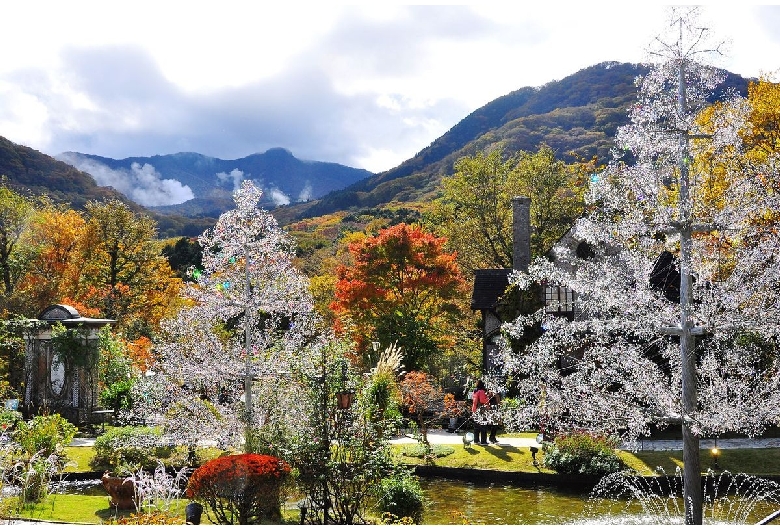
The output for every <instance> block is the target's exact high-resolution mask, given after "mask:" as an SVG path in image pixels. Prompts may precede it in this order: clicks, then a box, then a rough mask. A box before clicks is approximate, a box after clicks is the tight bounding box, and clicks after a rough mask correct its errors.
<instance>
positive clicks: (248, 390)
mask: <svg viewBox="0 0 780 530" xmlns="http://www.w3.org/2000/svg"><path fill="white" fill-rule="evenodd" d="M246 237H247V236H246V234H244V238H245V239H244V296H245V297H246V307H245V309H244V348H245V353H246V359H245V362H244V407H245V408H246V430H245V432H244V450H245V451H246V452H247V453H251V452H254V450H255V447H254V440H253V433H252V424H253V419H254V418H253V417H252V416H253V415H254V411H253V410H252V409H253V403H252V356H251V353H252V351H251V350H252V310H251V308H252V286H251V284H250V282H249V248H248V244H247V242H246Z"/></svg>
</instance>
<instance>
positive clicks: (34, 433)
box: [13, 414, 78, 458]
mask: <svg viewBox="0 0 780 530" xmlns="http://www.w3.org/2000/svg"><path fill="white" fill-rule="evenodd" d="M77 432H78V429H77V428H76V426H75V425H73V424H72V423H70V422H69V421H68V420H66V419H65V418H63V417H62V416H60V415H59V414H51V415H45V416H35V417H34V418H33V419H31V420H29V421H26V422H19V423H18V424H17V426H16V430H15V431H14V433H13V438H14V441H15V442H17V443H18V444H19V445H20V446H21V447H22V449H24V450H25V451H26V452H27V454H28V455H34V454H36V453H40V455H41V456H43V458H48V457H49V456H50V455H52V454H57V455H62V453H63V451H64V448H65V447H67V445H68V444H69V443H70V442H71V441H72V440H73V437H74V436H75V435H76V433H77Z"/></svg>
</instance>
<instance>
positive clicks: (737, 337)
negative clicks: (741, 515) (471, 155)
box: [504, 12, 780, 524]
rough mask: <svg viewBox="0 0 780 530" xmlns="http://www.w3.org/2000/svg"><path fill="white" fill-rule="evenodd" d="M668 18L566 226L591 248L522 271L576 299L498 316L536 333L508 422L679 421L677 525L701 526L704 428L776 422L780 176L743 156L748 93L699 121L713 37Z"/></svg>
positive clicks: (638, 432)
mask: <svg viewBox="0 0 780 530" xmlns="http://www.w3.org/2000/svg"><path fill="white" fill-rule="evenodd" d="M673 15H674V16H675V17H677V18H675V19H674V24H672V25H671V26H670V28H671V29H672V30H673V34H672V36H671V38H664V37H659V39H658V41H657V44H658V47H657V48H656V51H657V56H658V57H659V58H660V59H661V62H659V63H658V64H655V65H653V66H652V68H651V71H650V72H649V73H648V74H647V75H646V76H645V77H644V78H643V79H641V80H640V82H639V97H638V101H637V103H636V105H635V106H634V107H633V108H632V109H631V111H630V117H631V123H630V124H629V125H627V126H625V127H623V128H621V129H620V130H619V132H618V134H617V137H616V146H617V148H618V149H619V151H620V152H617V153H616V157H615V161H614V162H612V163H611V164H610V165H609V166H608V167H607V169H606V170H605V171H604V172H602V173H601V174H599V175H594V176H593V178H592V180H591V188H590V191H589V194H588V209H587V211H588V213H587V214H586V216H585V217H583V218H582V219H581V220H579V222H578V223H577V224H576V226H575V227H574V228H573V231H572V236H573V239H574V240H575V241H582V242H585V243H587V245H588V248H589V249H590V252H574V250H573V249H571V248H570V247H567V246H565V245H560V246H558V247H557V248H556V249H555V250H554V253H555V259H554V260H553V261H549V260H544V259H542V260H537V261H536V262H534V263H533V264H532V266H531V267H530V268H529V271H528V274H524V273H516V275H515V282H516V283H517V284H518V285H519V286H520V287H523V288H534V287H536V288H538V287H539V286H541V285H559V286H564V287H568V288H570V289H572V290H573V291H574V292H575V293H576V302H575V308H576V309H575V318H573V319H568V318H561V317H555V316H553V315H551V314H549V313H546V312H545V310H541V311H539V312H538V313H536V314H533V315H530V316H528V317H522V318H520V319H518V320H517V321H515V322H513V323H512V324H509V325H507V326H506V330H507V332H508V334H509V335H510V336H512V335H513V336H515V337H518V336H522V334H523V333H525V332H527V330H528V329H529V328H533V327H537V329H538V326H542V328H543V329H544V333H542V335H541V338H540V339H539V340H537V341H535V342H534V343H532V344H531V345H530V346H529V347H528V348H527V349H526V350H525V351H523V352H521V353H519V354H518V353H512V352H511V351H509V349H506V351H505V352H504V356H505V359H504V362H505V366H506V367H507V370H508V372H509V373H511V374H513V375H514V376H515V380H516V381H517V387H518V392H519V394H520V399H519V400H518V403H519V405H518V407H517V408H514V409H512V411H511V412H510V414H509V415H508V417H507V418H506V421H507V425H508V427H509V428H514V429H521V428H535V427H538V426H540V425H541V426H544V427H546V428H552V429H558V430H568V429H572V428H586V429H593V430H598V431H601V432H604V431H606V432H612V433H620V434H621V435H623V436H624V437H625V438H626V439H629V440H636V439H637V438H638V437H640V436H642V435H646V434H648V433H649V430H650V428H651V426H661V427H663V426H667V425H670V424H679V425H681V428H682V431H683V440H684V456H683V458H684V468H685V469H684V483H685V491H684V496H685V503H686V522H687V523H692V524H700V523H701V520H702V495H701V484H700V472H701V464H700V462H699V439H700V437H702V436H718V435H720V434H722V433H724V432H740V433H746V434H748V435H750V436H754V435H758V434H759V433H761V432H762V431H763V430H764V429H765V428H766V427H767V426H769V425H772V424H777V423H778V419H779V417H780V416H779V413H778V411H780V364H779V363H778V340H779V338H780V261H779V260H778V259H777V256H780V194H778V193H776V190H775V187H776V184H775V183H776V182H777V181H778V179H779V178H780V174H779V173H778V162H779V160H778V156H777V154H776V153H775V154H772V155H770V156H768V157H767V158H765V159H762V160H760V161H756V160H755V159H750V158H747V157H745V156H744V155H743V150H742V145H741V143H740V138H741V135H740V133H743V132H745V131H746V130H748V128H749V127H751V125H750V123H749V122H748V120H747V117H748V105H747V102H746V101H745V100H743V99H741V98H739V97H737V96H732V97H731V98H730V99H729V100H728V101H727V102H726V103H724V104H723V105H721V106H719V107H718V108H717V111H716V112H713V113H711V114H709V115H708V116H707V118H706V119H704V118H703V115H702V111H703V110H704V109H706V108H707V107H708V106H709V105H710V104H709V103H708V98H709V97H710V95H711V93H712V91H713V90H714V89H715V87H716V86H717V85H718V84H719V83H720V82H721V81H722V79H723V77H724V73H723V72H722V71H720V70H718V69H716V68H712V67H709V66H706V65H705V64H703V63H701V62H699V60H700V59H701V58H703V57H705V56H706V54H707V53H709V52H711V51H717V47H707V45H706V41H705V38H706V36H707V35H706V30H703V29H702V28H699V27H696V25H695V23H696V16H695V15H694V16H691V13H688V14H687V15H684V16H680V15H679V13H677V12H673ZM582 248H583V247H580V249H582Z"/></svg>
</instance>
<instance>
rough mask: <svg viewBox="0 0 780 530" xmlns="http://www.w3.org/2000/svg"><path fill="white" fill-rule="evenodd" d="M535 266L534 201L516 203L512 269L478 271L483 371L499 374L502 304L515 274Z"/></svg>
mask: <svg viewBox="0 0 780 530" xmlns="http://www.w3.org/2000/svg"><path fill="white" fill-rule="evenodd" d="M530 264H531V199H530V198H528V197H515V198H514V199H512V268H511V269H479V270H476V271H474V289H473V291H472V296H471V309H472V311H480V312H481V313H482V371H483V373H484V374H492V373H494V372H496V370H497V369H498V366H497V364H496V359H495V354H496V352H497V351H498V339H499V337H500V336H501V324H503V322H502V319H501V316H500V315H499V311H498V303H499V300H500V299H501V297H502V296H503V295H504V293H505V292H506V289H507V287H509V275H510V274H511V273H512V271H513V270H521V271H527V270H528V266H529V265H530Z"/></svg>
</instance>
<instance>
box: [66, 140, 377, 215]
mask: <svg viewBox="0 0 780 530" xmlns="http://www.w3.org/2000/svg"><path fill="white" fill-rule="evenodd" d="M61 157H62V158H63V159H64V160H67V161H68V162H69V163H72V164H73V165H74V166H76V167H78V168H80V169H82V170H84V171H89V172H90V174H92V175H93V176H94V177H95V179H96V180H97V182H99V183H102V184H107V183H110V182H120V183H121V185H127V184H130V185H131V186H130V187H129V188H128V189H127V191H126V194H127V195H128V196H130V197H131V198H134V197H138V200H139V202H141V203H142V204H144V201H143V200H141V199H142V198H148V199H158V197H157V196H155V197H149V193H148V192H147V191H146V190H143V189H141V188H142V187H143V186H144V185H145V184H146V183H147V182H149V178H151V179H152V180H153V182H154V183H155V185H157V186H158V187H159V188H160V189H163V191H159V192H158V195H159V194H162V193H164V192H165V191H168V192H170V195H171V197H170V198H168V200H167V201H164V202H163V201H160V202H146V204H150V206H149V207H150V208H152V209H154V210H155V211H158V212H161V213H167V214H178V215H185V216H188V217H199V216H210V217H214V216H218V215H219V214H220V213H222V212H224V211H225V210H228V209H231V208H233V207H234V204H233V199H232V193H233V190H234V189H235V187H236V186H237V185H238V183H240V181H241V180H244V179H252V180H253V181H255V184H257V185H258V187H260V188H262V189H263V191H264V195H263V203H262V206H264V207H265V208H268V209H272V208H274V207H276V206H279V205H282V204H288V203H296V202H305V201H308V200H311V199H316V198H319V197H322V196H323V195H325V194H327V193H328V192H331V191H334V190H340V189H344V188H346V187H347V186H349V185H351V184H353V183H355V182H357V181H360V180H362V179H365V178H367V177H370V176H371V175H372V173H371V172H369V171H366V170H363V169H355V168H351V167H347V166H343V165H340V164H333V163H328V162H311V161H305V160H299V159H297V158H295V157H294V156H293V155H292V153H290V152H289V151H287V150H286V149H281V148H276V149H269V150H268V151H266V152H265V153H257V154H253V155H250V156H247V157H244V158H239V159H237V160H222V159H219V158H213V157H209V156H205V155H201V154H198V153H177V154H172V155H158V156H152V157H130V158H125V159H122V160H115V159H112V158H105V157H100V156H96V155H89V154H82V153H64V154H63V155H61ZM140 173H143V174H144V178H143V179H141V178H135V176H136V175H138V174H140ZM134 179H135V180H134ZM162 184H165V185H167V187H165V188H162V187H161V185H162ZM119 185H120V184H115V186H117V187H119ZM174 186H175V187H174ZM185 193H186V197H184V198H183V199H182V198H181V197H182V196H184V194H185ZM177 198H178V200H177ZM184 199H187V200H186V201H185V200H184Z"/></svg>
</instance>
